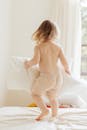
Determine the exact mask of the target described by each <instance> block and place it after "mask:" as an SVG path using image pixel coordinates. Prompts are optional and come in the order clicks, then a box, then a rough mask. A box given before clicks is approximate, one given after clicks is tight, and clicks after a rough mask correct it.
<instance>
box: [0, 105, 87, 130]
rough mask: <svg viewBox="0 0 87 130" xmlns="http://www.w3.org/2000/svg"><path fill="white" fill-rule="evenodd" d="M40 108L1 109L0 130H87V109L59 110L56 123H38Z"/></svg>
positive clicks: (45, 120)
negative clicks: (37, 117) (36, 119)
mask: <svg viewBox="0 0 87 130" xmlns="http://www.w3.org/2000/svg"><path fill="white" fill-rule="evenodd" d="M39 114H40V111H39V109H38V108H27V107H2V108H0V130H87V109H68V108H67V109H59V116H58V119H57V120H56V121H55V122H50V121H49V120H48V119H44V120H43V121H40V122H37V121H35V120H34V119H35V117H36V116H38V115H39Z"/></svg>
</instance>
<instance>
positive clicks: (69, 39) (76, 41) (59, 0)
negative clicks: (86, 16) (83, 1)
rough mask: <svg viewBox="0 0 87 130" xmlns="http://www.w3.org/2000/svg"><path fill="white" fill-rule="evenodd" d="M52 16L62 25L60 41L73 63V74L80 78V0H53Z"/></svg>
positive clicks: (68, 58)
mask: <svg viewBox="0 0 87 130" xmlns="http://www.w3.org/2000/svg"><path fill="white" fill-rule="evenodd" d="M51 16H52V17H51V18H52V20H53V21H56V22H57V23H58V25H59V27H60V31H61V36H60V42H61V44H62V47H63V49H64V52H65V54H66V57H67V60H68V61H69V62H70V63H69V64H71V70H72V75H74V76H75V77H77V78H79V77H80V64H81V16H80V0H53V3H52V12H51Z"/></svg>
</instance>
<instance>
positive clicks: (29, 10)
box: [11, 0, 52, 56]
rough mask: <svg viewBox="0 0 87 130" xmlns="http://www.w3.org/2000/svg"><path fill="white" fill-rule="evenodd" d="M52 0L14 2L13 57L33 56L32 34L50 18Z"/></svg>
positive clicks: (21, 0) (20, 0)
mask: <svg viewBox="0 0 87 130" xmlns="http://www.w3.org/2000/svg"><path fill="white" fill-rule="evenodd" d="M51 1H52V0H14V1H13V3H12V14H13V15H12V49H11V55H15V56H31V55H32V53H33V45H34V44H33V43H32V40H31V36H32V33H33V32H34V31H35V29H36V28H37V27H38V26H39V24H40V23H41V22H42V21H43V20H44V19H49V18H50V15H51V14H50V12H51V11H50V10H51Z"/></svg>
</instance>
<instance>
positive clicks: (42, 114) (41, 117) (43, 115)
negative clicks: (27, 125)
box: [36, 110, 49, 121]
mask: <svg viewBox="0 0 87 130" xmlns="http://www.w3.org/2000/svg"><path fill="white" fill-rule="evenodd" d="M48 114H49V110H45V111H44V112H42V113H41V114H40V115H39V116H38V117H37V118H36V121H40V120H42V119H43V118H44V117H45V116H47V115H48Z"/></svg>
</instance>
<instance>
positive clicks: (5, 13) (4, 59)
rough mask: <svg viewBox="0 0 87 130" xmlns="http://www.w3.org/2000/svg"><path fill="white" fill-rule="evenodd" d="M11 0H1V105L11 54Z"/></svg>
mask: <svg viewBox="0 0 87 130" xmlns="http://www.w3.org/2000/svg"><path fill="white" fill-rule="evenodd" d="M10 9H11V0H0V106H2V105H3V103H4V99H5V92H6V86H5V79H6V70H7V67H8V59H9V55H10V50H9V49H10V46H9V45H10V33H11V19H10V18H11V15H10V12H11V11H10Z"/></svg>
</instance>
